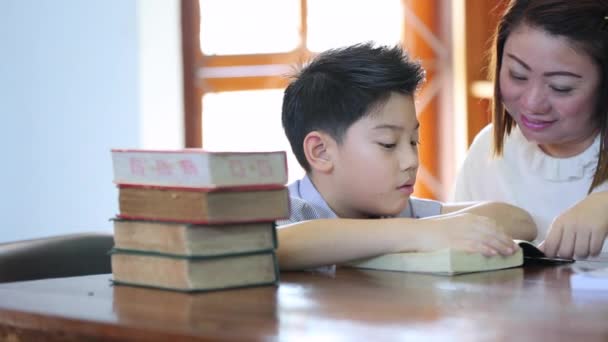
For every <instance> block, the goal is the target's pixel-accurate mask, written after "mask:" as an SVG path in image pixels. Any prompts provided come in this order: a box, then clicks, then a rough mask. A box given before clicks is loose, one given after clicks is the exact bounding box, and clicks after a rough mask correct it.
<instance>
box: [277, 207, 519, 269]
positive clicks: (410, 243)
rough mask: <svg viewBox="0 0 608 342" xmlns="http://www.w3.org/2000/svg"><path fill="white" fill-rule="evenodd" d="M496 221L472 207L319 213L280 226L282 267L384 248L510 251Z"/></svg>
mask: <svg viewBox="0 0 608 342" xmlns="http://www.w3.org/2000/svg"><path fill="white" fill-rule="evenodd" d="M502 230H503V229H502V228H499V227H498V226H497V223H496V221H494V220H492V219H488V218H486V217H482V216H478V215H472V214H467V213H462V214H453V215H449V216H442V215H439V216H436V217H430V218H427V219H409V218H390V219H316V220H309V221H302V222H298V223H293V224H290V225H286V226H282V227H280V228H278V229H277V234H278V239H279V248H278V250H277V255H278V259H279V265H280V268H281V270H301V269H310V268H315V267H320V266H325V265H332V264H340V263H344V262H348V261H352V260H356V259H360V258H368V257H372V256H376V255H380V254H386V253H395V252H410V251H432V250H437V249H441V248H456V249H459V250H465V251H470V252H481V253H483V254H484V255H488V256H491V255H496V254H503V255H510V254H512V253H514V252H515V250H516V247H515V244H514V243H513V240H512V239H511V238H510V237H509V236H507V235H506V234H504V233H503V232H502Z"/></svg>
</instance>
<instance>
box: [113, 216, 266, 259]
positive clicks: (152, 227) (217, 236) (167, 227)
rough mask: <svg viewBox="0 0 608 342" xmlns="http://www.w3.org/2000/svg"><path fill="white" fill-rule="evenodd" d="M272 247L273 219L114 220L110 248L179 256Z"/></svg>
mask: <svg viewBox="0 0 608 342" xmlns="http://www.w3.org/2000/svg"><path fill="white" fill-rule="evenodd" d="M276 247H277V237H276V229H275V224H274V222H245V223H236V224H222V225H219V224H212V225H196V224H190V223H179V222H162V221H142V220H121V219H115V220H114V248H115V249H118V250H134V251H147V252H156V253H161V254H171V255H181V256H221V255H234V254H244V253H251V252H261V251H271V250H274V249H275V248H276Z"/></svg>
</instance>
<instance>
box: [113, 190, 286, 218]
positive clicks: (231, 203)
mask: <svg viewBox="0 0 608 342" xmlns="http://www.w3.org/2000/svg"><path fill="white" fill-rule="evenodd" d="M288 216H289V192H288V190H287V187H285V186H283V185H277V186H268V187H267V188H266V189H260V188H256V189H249V188H246V187H239V188H231V189H225V188H224V189H200V188H167V187H155V186H140V185H119V214H118V217H119V218H123V219H141V220H157V221H176V222H188V223H197V224H213V223H236V222H263V221H275V220H278V219H282V218H286V217H288Z"/></svg>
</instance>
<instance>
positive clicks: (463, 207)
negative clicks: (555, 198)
mask: <svg viewBox="0 0 608 342" xmlns="http://www.w3.org/2000/svg"><path fill="white" fill-rule="evenodd" d="M456 213H470V214H475V215H480V216H485V217H489V218H492V219H494V220H496V221H497V222H499V223H500V225H501V226H502V227H503V228H504V230H505V233H507V234H508V235H509V236H511V237H512V238H513V239H518V240H526V241H532V240H534V239H536V235H537V228H536V224H535V223H534V220H533V219H532V216H530V214H529V213H528V212H527V211H525V210H524V209H521V208H519V207H516V206H513V205H510V204H507V203H502V202H458V203H445V204H443V206H442V208H441V214H456Z"/></svg>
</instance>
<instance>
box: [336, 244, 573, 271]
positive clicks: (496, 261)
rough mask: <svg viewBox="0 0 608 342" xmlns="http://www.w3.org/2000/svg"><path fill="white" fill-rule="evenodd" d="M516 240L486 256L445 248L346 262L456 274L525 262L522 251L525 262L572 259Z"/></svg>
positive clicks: (393, 268)
mask: <svg viewBox="0 0 608 342" xmlns="http://www.w3.org/2000/svg"><path fill="white" fill-rule="evenodd" d="M517 243H518V245H519V246H520V247H521V248H519V249H518V250H517V251H516V252H515V253H514V254H513V255H509V256H502V255H496V256H491V257H486V256H484V255H482V254H481V253H468V252H463V251H458V250H454V249H449V248H448V249H442V250H438V251H433V252H413V253H391V254H385V255H381V256H378V257H374V258H369V259H364V260H357V261H354V262H351V263H348V264H347V266H350V267H355V268H367V269H376V270H385V271H402V272H422V273H435V274H443V275H456V274H462V273H471V272H482V271H491V270H499V269H504V268H510V267H517V266H521V265H523V264H524V255H525V256H526V262H542V263H563V262H572V260H569V259H560V258H547V257H546V256H545V255H544V253H543V252H542V251H540V250H539V249H538V248H536V247H535V246H534V245H533V244H531V243H529V242H527V241H519V240H517Z"/></svg>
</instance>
